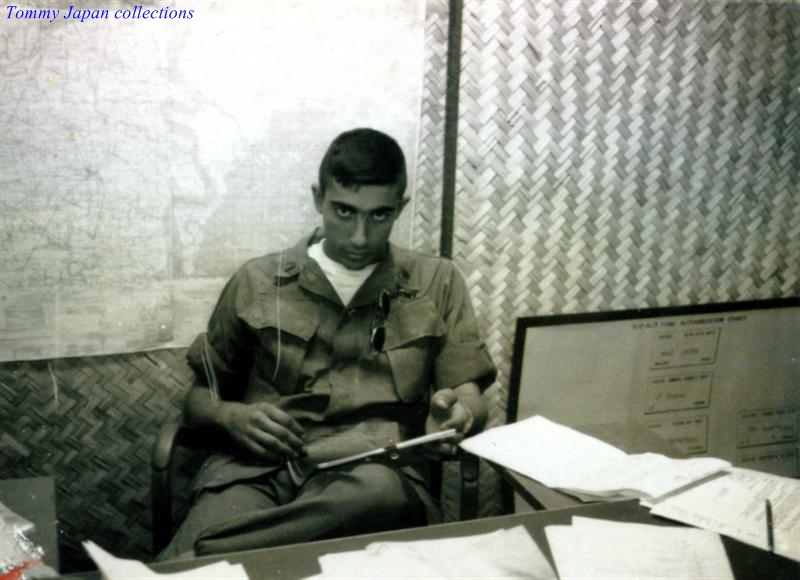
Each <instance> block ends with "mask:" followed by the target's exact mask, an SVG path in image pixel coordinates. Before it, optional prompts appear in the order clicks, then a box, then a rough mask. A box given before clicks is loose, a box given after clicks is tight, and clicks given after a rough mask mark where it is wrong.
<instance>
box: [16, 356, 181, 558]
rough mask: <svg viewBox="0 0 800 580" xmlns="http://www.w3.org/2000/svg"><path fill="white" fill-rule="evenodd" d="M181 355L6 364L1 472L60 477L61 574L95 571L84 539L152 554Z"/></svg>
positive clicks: (122, 551)
mask: <svg viewBox="0 0 800 580" xmlns="http://www.w3.org/2000/svg"><path fill="white" fill-rule="evenodd" d="M184 353H185V349H184V350H175V351H171V350H164V351H158V352H152V353H147V354H142V353H138V354H126V355H118V356H105V357H83V358H73V359H60V360H51V361H38V362H14V363H3V364H0V422H1V423H2V429H1V430H0V473H2V474H3V475H2V477H3V478H19V477H33V476H38V475H54V476H55V480H56V507H57V514H58V518H59V530H60V534H59V553H60V558H61V571H62V572H65V573H69V572H74V571H77V570H86V569H90V568H93V565H92V564H91V563H90V561H89V560H88V558H87V556H86V555H85V553H84V552H83V548H82V547H81V545H80V542H81V541H83V540H86V539H92V540H94V541H96V542H98V543H100V544H101V545H102V546H103V547H104V548H106V549H108V550H111V551H113V552H114V553H115V554H118V555H120V556H124V557H133V558H140V559H148V558H149V557H150V537H151V536H150V534H151V531H150V530H151V528H150V494H149V490H150V451H151V448H152V445H153V442H154V440H155V436H156V433H157V431H158V426H159V425H160V424H161V422H162V421H163V420H164V419H166V418H167V417H175V416H177V415H178V412H179V411H178V410H179V407H180V402H181V400H182V397H183V395H184V394H185V392H186V388H187V385H188V380H189V370H188V367H186V365H185V363H184V362H183V355H184ZM182 481H185V482H186V484H187V485H188V481H189V480H188V479H185V480H182ZM181 489H182V488H181Z"/></svg>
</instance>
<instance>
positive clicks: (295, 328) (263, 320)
mask: <svg viewBox="0 0 800 580" xmlns="http://www.w3.org/2000/svg"><path fill="white" fill-rule="evenodd" d="M239 318H241V319H242V320H244V321H245V322H246V323H247V324H248V325H250V326H251V327H252V328H254V329H256V330H259V329H262V328H275V329H277V330H280V331H281V332H286V333H288V334H291V335H294V336H297V337H299V338H301V339H303V340H306V341H307V340H309V339H310V338H311V337H312V336H314V333H315V332H316V331H317V327H318V326H319V323H318V322H317V321H316V320H315V319H314V318H312V317H310V316H309V315H308V314H306V313H305V312H303V310H302V309H301V308H300V306H299V305H298V304H295V303H293V302H292V301H289V300H283V301H281V302H280V303H279V305H278V307H277V308H276V305H275V303H274V302H266V301H259V300H256V301H255V302H253V303H252V304H251V305H250V306H248V307H247V308H245V309H244V310H243V311H242V312H240V313H239Z"/></svg>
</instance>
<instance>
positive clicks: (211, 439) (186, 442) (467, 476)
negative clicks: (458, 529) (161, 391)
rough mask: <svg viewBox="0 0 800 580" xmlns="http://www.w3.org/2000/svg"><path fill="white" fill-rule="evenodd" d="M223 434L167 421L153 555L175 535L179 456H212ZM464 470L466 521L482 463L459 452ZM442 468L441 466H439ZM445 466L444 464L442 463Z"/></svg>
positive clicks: (154, 488)
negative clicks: (183, 453) (191, 452)
mask: <svg viewBox="0 0 800 580" xmlns="http://www.w3.org/2000/svg"><path fill="white" fill-rule="evenodd" d="M219 447H220V434H219V433H218V432H216V431H212V430H210V429H198V428H192V427H188V426H186V425H183V424H181V423H180V422H179V421H176V420H167V421H165V422H164V423H163V424H162V425H161V428H160V430H159V433H158V438H157V439H156V442H155V444H154V445H153V451H152V456H151V462H150V464H151V468H152V481H151V509H152V525H153V538H152V541H153V553H154V554H158V553H159V552H160V551H161V550H162V549H164V548H165V547H166V545H167V544H168V543H169V541H170V538H172V534H173V533H174V531H175V530H174V527H173V526H174V522H173V511H174V510H173V507H174V506H173V476H174V474H175V471H176V469H175V468H176V465H175V463H176V454H177V451H178V450H179V449H181V448H184V449H189V450H194V451H195V452H203V453H208V452H209V450H213V449H219ZM447 463H456V464H457V465H458V468H459V471H460V489H459V491H460V495H459V505H458V512H459V513H458V518H459V519H460V520H462V521H465V520H471V519H475V518H476V517H477V515H478V476H479V461H478V458H477V457H476V456H474V455H470V454H468V453H463V452H459V454H458V455H457V456H456V457H455V458H454V460H453V461H448V462H447ZM437 467H438V466H437ZM442 467H443V464H442ZM442 471H443V469H442V468H438V469H432V470H431V472H432V482H431V483H432V488H433V489H432V493H433V496H434V498H436V499H441V492H442Z"/></svg>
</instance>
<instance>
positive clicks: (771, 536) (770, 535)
mask: <svg viewBox="0 0 800 580" xmlns="http://www.w3.org/2000/svg"><path fill="white" fill-rule="evenodd" d="M764 512H765V513H766V515H767V547H768V548H769V551H770V552H774V551H775V530H774V527H773V524H772V502H771V501H769V500H768V499H767V500H764Z"/></svg>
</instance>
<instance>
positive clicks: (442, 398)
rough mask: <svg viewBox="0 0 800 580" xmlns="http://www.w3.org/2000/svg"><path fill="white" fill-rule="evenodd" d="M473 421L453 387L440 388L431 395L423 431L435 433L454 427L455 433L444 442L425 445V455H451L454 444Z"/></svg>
mask: <svg viewBox="0 0 800 580" xmlns="http://www.w3.org/2000/svg"><path fill="white" fill-rule="evenodd" d="M474 422H475V417H474V416H473V414H472V410H471V409H470V408H469V407H468V406H467V404H466V403H464V402H463V401H461V400H460V399H459V397H458V393H457V392H456V391H454V390H453V389H442V390H440V391H437V392H436V393H435V394H434V395H433V396H432V397H431V403H430V408H429V411H428V418H427V420H426V421H425V432H426V433H436V432H437V431H444V430H446V429H455V430H456V435H455V436H454V437H453V438H452V439H448V440H447V441H445V442H443V443H442V442H439V443H432V444H430V445H427V446H426V449H425V455H426V456H428V457H429V458H432V459H440V458H442V457H448V456H449V457H452V456H453V455H455V452H456V450H457V448H456V444H457V443H459V442H460V441H461V440H462V439H464V435H466V434H467V433H469V431H470V429H472V426H473V424H474Z"/></svg>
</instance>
